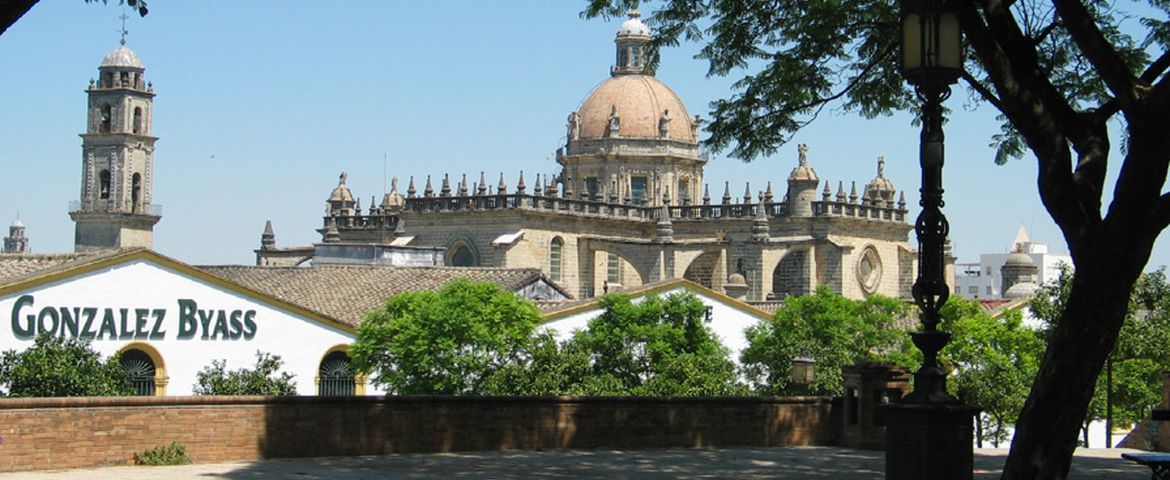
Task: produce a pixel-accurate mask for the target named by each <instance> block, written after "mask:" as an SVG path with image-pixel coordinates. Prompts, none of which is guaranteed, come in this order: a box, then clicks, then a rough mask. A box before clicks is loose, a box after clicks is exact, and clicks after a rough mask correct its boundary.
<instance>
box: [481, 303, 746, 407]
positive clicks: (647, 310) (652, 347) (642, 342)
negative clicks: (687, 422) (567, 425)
mask: <svg viewBox="0 0 1170 480" xmlns="http://www.w3.org/2000/svg"><path fill="white" fill-rule="evenodd" d="M599 302H600V304H601V306H602V307H603V308H604V312H603V313H602V314H601V315H600V316H598V317H597V318H595V319H593V320H592V321H590V322H589V325H588V328H587V329H585V330H580V331H577V332H574V334H573V337H572V338H571V339H570V340H568V341H566V342H565V343H564V344H562V345H557V343H556V340H555V338H554V337H553V335H552V334H551V333H543V334H541V335H539V336H538V337H537V339H536V341H534V342H533V344H532V347H531V348H529V349H528V350H527V351H526V352H525V353H524V354H523V355H520V356H519V360H518V361H517V362H516V363H513V364H511V365H508V366H506V367H505V368H502V369H501V370H500V371H499V372H497V373H496V374H494V375H492V376H491V377H490V378H489V379H488V381H487V382H486V383H487V387H488V388H486V391H487V393H491V394H497V395H509V394H517V395H521V394H522V395H642V396H673V395H739V394H743V393H746V389H745V388H744V387H743V386H742V385H740V384H739V383H738V382H737V372H736V369H735V364H734V363H733V362H731V361H730V359H729V358H728V356H729V352H728V350H727V348H726V347H724V346H723V344H722V343H721V342H720V341H719V339H718V338H717V337H715V335H714V334H713V333H712V332H711V330H710V329H708V328H707V327H706V325H704V324H703V322H704V318H705V316H706V307H705V306H704V305H703V303H702V302H700V301H699V299H698V298H696V297H695V296H694V295H692V294H672V295H668V296H666V297H665V298H663V297H659V296H656V295H651V296H648V297H646V298H643V299H642V301H640V302H636V303H635V302H633V301H631V299H630V298H629V297H628V296H626V295H621V294H611V295H606V296H604V297H601V299H599Z"/></svg>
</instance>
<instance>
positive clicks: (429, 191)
mask: <svg viewBox="0 0 1170 480" xmlns="http://www.w3.org/2000/svg"><path fill="white" fill-rule="evenodd" d="M423 196H424V197H427V198H431V197H433V196H435V189H433V188H431V176H430V175H427V185H426V187H424V188H423Z"/></svg>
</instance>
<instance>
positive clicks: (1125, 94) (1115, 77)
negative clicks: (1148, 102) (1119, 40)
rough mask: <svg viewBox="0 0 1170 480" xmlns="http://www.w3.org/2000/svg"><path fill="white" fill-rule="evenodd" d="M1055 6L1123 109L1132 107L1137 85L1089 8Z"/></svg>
mask: <svg viewBox="0 0 1170 480" xmlns="http://www.w3.org/2000/svg"><path fill="white" fill-rule="evenodd" d="M1052 4H1053V5H1054V6H1055V7H1056V13H1057V15H1059V16H1060V18H1061V19H1063V20H1064V26H1065V28H1066V29H1067V30H1068V32H1069V35H1071V36H1072V39H1073V41H1074V42H1076V44H1077V47H1078V48H1079V49H1080V50H1081V52H1083V53H1084V54H1085V57H1086V58H1088V59H1089V63H1092V64H1093V68H1094V69H1095V70H1096V71H1097V73H1098V74H1099V75H1100V76H1101V80H1102V81H1104V82H1105V86H1106V87H1108V88H1109V90H1110V91H1111V92H1113V96H1115V97H1117V99H1118V101H1119V102H1121V108H1122V109H1123V110H1124V109H1127V108H1129V107H1130V106H1132V105H1133V104H1134V102H1135V101H1137V98H1138V91H1137V87H1138V85H1137V82H1135V79H1134V77H1133V74H1132V73H1130V71H1129V69H1128V68H1126V66H1125V62H1124V61H1123V60H1122V59H1121V56H1120V55H1118V54H1117V50H1115V49H1114V48H1113V44H1112V43H1110V42H1109V40H1107V39H1106V38H1105V36H1104V35H1103V34H1102V33H1101V30H1100V29H1099V28H1097V25H1096V23H1095V20H1094V18H1093V15H1092V13H1091V12H1089V9H1088V8H1086V7H1085V4H1084V3H1083V2H1081V1H1078V0H1053V2H1052Z"/></svg>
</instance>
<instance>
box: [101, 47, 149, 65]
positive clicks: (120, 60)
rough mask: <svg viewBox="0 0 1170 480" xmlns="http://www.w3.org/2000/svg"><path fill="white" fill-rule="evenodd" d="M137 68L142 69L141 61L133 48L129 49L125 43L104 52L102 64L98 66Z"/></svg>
mask: <svg viewBox="0 0 1170 480" xmlns="http://www.w3.org/2000/svg"><path fill="white" fill-rule="evenodd" d="M107 67H114V68H138V69H142V68H143V66H142V61H141V60H139V59H138V54H137V53H134V50H130V49H129V48H127V47H126V45H118V48H115V49H114V50H113V51H112V52H110V53H107V54H106V58H103V59H102V64H101V65H98V68H107Z"/></svg>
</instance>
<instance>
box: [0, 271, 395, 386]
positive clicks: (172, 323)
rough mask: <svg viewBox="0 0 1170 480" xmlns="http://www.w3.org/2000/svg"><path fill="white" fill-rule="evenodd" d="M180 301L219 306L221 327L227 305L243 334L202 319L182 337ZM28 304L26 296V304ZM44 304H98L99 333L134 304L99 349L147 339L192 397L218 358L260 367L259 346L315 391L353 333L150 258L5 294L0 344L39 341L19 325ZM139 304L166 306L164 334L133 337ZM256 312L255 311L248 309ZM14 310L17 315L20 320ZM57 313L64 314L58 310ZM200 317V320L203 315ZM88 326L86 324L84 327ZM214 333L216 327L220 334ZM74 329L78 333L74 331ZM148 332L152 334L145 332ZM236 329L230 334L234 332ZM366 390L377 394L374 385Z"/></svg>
mask: <svg viewBox="0 0 1170 480" xmlns="http://www.w3.org/2000/svg"><path fill="white" fill-rule="evenodd" d="M25 295H30V296H32V298H33V304H32V305H31V306H27V305H25V306H22V308H20V309H19V312H17V311H14V307H16V306H20V305H17V303H18V299H20V298H21V297H22V296H25ZM180 299H186V300H191V301H194V302H195V304H196V306H197V307H198V309H200V310H214V312H212V313H213V314H214V315H215V316H216V319H215V320H211V321H210V322H209V326H210V327H212V328H211V329H212V330H214V325H215V323H216V321H217V320H218V317H219V311H220V310H222V311H224V314H225V319H226V320H228V322H227V326H228V330H235V331H234V332H231V331H229V332H228V333H229V334H231V333H235V335H234V336H235V337H236V338H234V339H233V338H222V337H224V335H222V330H221V331H213V332H209V335H208V338H207V339H204V338H203V334H204V327H203V325H202V323H201V322H200V324H199V325H198V333H197V334H196V335H195V336H194V338H189V339H182V338H179V334H180V329H181V326H180V304H179V300H180ZM21 303H22V304H23V303H27V302H21ZM44 307H55V308H56V309H57V310H58V312H59V309H60V308H61V307H68V309H69V310H70V311H73V308H74V307H81V308H85V307H95V308H97V315H96V318H94V321H93V327H92V330H93V331H94V332H95V333H97V331H98V330H99V325H100V324H101V323H102V320H103V317H104V310H105V309H107V308H110V309H113V310H112V313H113V315H114V320H115V324H116V329H117V330H118V331H119V333H121V332H122V330H123V328H122V325H121V323H122V322H121V312H120V309H123V308H124V309H128V312H127V313H128V315H127V317H128V319H127V322H126V323H127V326H128V327H129V328H128V330H130V332H128V334H127V335H119V337H118V338H109V335H108V330H107V331H103V332H101V333H102V335H101V336H102V337H103V338H97V339H94V340H93V343H92V345H93V348H94V349H95V350H97V351H98V352H100V353H102V354H103V355H111V354H113V353H115V352H117V351H118V350H119V349H121V348H123V347H124V346H126V345H127V344H129V343H132V342H144V343H147V344H148V345H150V346H152V347H154V348H155V349H156V350H157V351H158V352H159V353H160V354H161V355H162V357H163V362H164V363H165V366H166V369H167V375H168V376H169V384H168V385H167V394H168V395H190V394H191V393H192V387H193V385H194V384H195V378H196V373H197V372H198V371H199V370H201V369H202V368H203V367H205V366H207V365H210V364H211V361H212V360H218V359H224V360H227V368H228V369H229V370H235V369H238V368H245V367H246V368H251V367H253V366H254V365H255V361H256V351H257V350H260V351H264V352H267V353H271V354H275V355H279V356H280V357H281V358H282V359H283V360H284V367H283V370H284V371H286V372H289V373H293V374H295V375H296V377H295V379H294V380H295V382H296V384H297V393H299V394H301V395H313V394H316V385H315V378H316V376H317V369H318V368H319V362H320V361H321V358H322V357H323V356H324V355H325V353H326V351H328V350H329V349H330V348H332V347H334V346H336V345H342V344H345V345H348V344H351V343H352V342H353V335H352V334H350V333H347V332H345V331H344V330H342V329H339V328H335V327H332V326H329V325H325V324H322V323H319V322H317V321H315V320H312V319H309V318H307V317H304V316H300V315H296V314H293V313H291V312H288V311H285V310H281V309H278V308H275V307H273V306H271V305H268V304H266V303H262V302H259V301H257V300H254V299H252V298H249V297H247V296H244V295H242V294H239V293H236V292H234V291H231V290H228V289H224V288H221V287H219V286H216V285H215V284H213V283H209V282H204V281H202V280H199V279H198V278H196V277H191V276H188V275H186V274H183V273H181V272H178V271H174V270H171V269H168V268H166V267H163V266H160V265H158V264H155V263H153V262H149V261H146V260H141V259H139V260H134V261H129V262H126V263H123V264H119V265H115V266H113V267H110V268H108V269H103V270H98V271H94V272H90V273H87V274H83V275H78V276H73V277H69V278H66V279H63V280H60V281H57V282H54V283H49V284H45V285H41V286H38V287H34V288H30V289H28V290H24V291H20V292H14V293H11V294H7V295H3V296H0V318H2V320H0V350H8V349H16V350H23V349H25V348H27V347H28V346H30V345H31V344H32V339H31V338H27V339H21V338H17V335H16V333H17V331H19V330H23V329H24V328H25V325H27V322H28V320H27V317H28V315H38V314H40V312H42V310H43V308H44ZM135 309H151V310H156V309H157V310H162V311H165V312H166V313H165V314H164V316H163V317H162V322H161V324H160V326H161V328H160V331H161V332H162V334H161V335H156V337H161V338H153V339H152V338H134V337H135V336H136V333H137V332H135V330H136V318H135V317H136V315H135ZM235 311H238V312H240V313H239V314H238V315H237V320H239V323H238V324H237V325H236V327H238V328H232V325H231V322H230V317H231V315H232V312H235ZM249 311H254V312H255V313H254V314H253V315H248V314H247V312H249ZM14 314H17V315H16V318H13V316H14ZM58 315H60V314H59V313H58ZM245 317H247V318H251V319H252V320H253V321H254V323H255V333H254V336H252V338H250V339H247V338H245V336H244V335H243V331H244V330H246V328H244V327H245V324H244V320H243V319H244V318H245ZM51 318H52V316H51V314H46V315H45V317H44V321H43V322H38V323H42V325H41V326H42V327H44V328H51V327H52V324H53V322H52V319H51ZM194 318H195V319H196V320H197V321H199V319H200V317H199V316H198V315H197V314H196V315H195V316H194ZM155 323H156V321H155V318H154V316H153V315H148V319H147V321H146V325H145V328H144V330H146V331H151V330H154V328H155ZM80 327H81V328H82V329H84V325H81V326H80ZM211 333H214V334H215V335H214V337H219V338H214V337H213V336H212V335H211ZM70 335H71V333H70ZM139 336H142V337H148V335H139ZM231 336H233V335H228V337H231ZM367 393H378V392H375V391H373V389H372V388H367Z"/></svg>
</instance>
